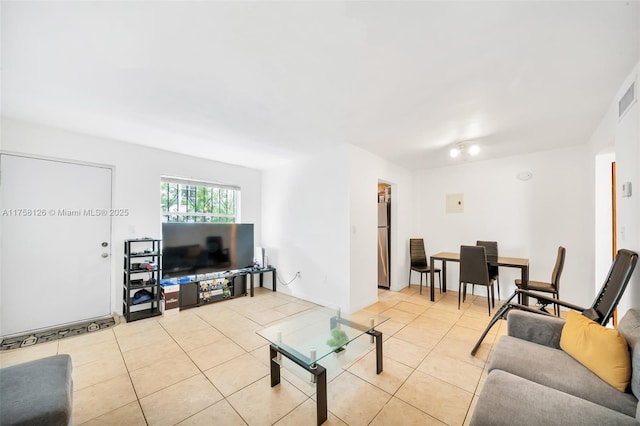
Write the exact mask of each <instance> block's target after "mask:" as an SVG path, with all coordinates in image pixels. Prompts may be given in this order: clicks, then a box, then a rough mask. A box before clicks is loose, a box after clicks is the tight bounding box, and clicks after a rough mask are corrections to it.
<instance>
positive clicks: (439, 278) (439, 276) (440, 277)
mask: <svg viewBox="0 0 640 426" xmlns="http://www.w3.org/2000/svg"><path fill="white" fill-rule="evenodd" d="M438 285H439V286H440V294H442V275H440V271H438Z"/></svg>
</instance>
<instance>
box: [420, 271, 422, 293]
mask: <svg viewBox="0 0 640 426" xmlns="http://www.w3.org/2000/svg"><path fill="white" fill-rule="evenodd" d="M420 294H422V272H420Z"/></svg>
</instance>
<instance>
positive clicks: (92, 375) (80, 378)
mask: <svg viewBox="0 0 640 426" xmlns="http://www.w3.org/2000/svg"><path fill="white" fill-rule="evenodd" d="M72 363H73V358H72ZM123 374H127V367H126V365H125V363H124V360H123V359H122V355H121V354H117V355H116V356H115V357H109V358H101V359H98V360H96V361H92V362H89V363H86V364H82V365H75V364H74V365H73V373H72V377H73V389H74V390H80V389H84V388H86V387H89V386H93V385H95V384H98V383H101V382H105V381H107V380H109V379H113V378H115V377H118V376H122V375H123Z"/></svg>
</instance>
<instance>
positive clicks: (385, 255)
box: [377, 182, 391, 289]
mask: <svg viewBox="0 0 640 426" xmlns="http://www.w3.org/2000/svg"><path fill="white" fill-rule="evenodd" d="M377 197H378V288H383V289H389V288H391V185H389V184H388V183H384V182H378V194H377Z"/></svg>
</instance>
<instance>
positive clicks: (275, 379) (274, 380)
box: [269, 345, 280, 387]
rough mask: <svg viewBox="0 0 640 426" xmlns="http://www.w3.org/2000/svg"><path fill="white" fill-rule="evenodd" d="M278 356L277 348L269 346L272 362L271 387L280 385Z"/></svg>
mask: <svg viewBox="0 0 640 426" xmlns="http://www.w3.org/2000/svg"><path fill="white" fill-rule="evenodd" d="M276 356H278V350H277V349H276V348H275V346H273V345H270V346H269V359H270V360H271V362H270V364H271V387H274V386H275V385H277V384H279V383H280V364H278V363H277V362H276V361H275V358H276Z"/></svg>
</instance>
